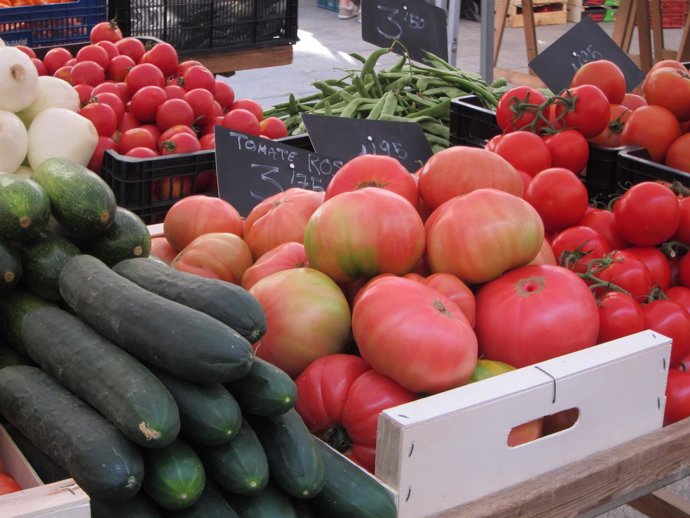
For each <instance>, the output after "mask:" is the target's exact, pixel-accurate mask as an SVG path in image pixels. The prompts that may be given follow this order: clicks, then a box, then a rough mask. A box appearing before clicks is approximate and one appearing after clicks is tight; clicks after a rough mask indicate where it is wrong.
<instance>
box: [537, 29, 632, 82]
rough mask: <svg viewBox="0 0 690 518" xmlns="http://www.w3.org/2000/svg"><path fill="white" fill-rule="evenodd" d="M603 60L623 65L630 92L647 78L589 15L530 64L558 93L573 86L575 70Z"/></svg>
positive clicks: (621, 66)
mask: <svg viewBox="0 0 690 518" xmlns="http://www.w3.org/2000/svg"><path fill="white" fill-rule="evenodd" d="M599 59H607V60H609V61H613V62H614V63H615V64H617V65H618V66H619V67H620V69H621V70H622V71H623V74H624V75H625V82H626V86H627V89H628V91H629V92H630V91H631V90H632V89H633V88H635V87H636V86H637V85H639V84H640V83H641V82H642V80H643V79H644V74H643V73H642V71H641V70H640V68H639V67H638V66H637V65H636V64H635V62H634V61H633V60H632V59H630V56H628V55H627V54H626V53H625V52H623V50H622V49H621V48H620V47H619V46H618V45H616V43H615V42H614V41H613V40H612V39H611V37H610V36H609V35H608V34H607V33H606V31H605V30H604V29H602V28H601V27H599V24H597V23H596V22H595V21H593V20H592V19H591V18H590V17H589V16H585V17H584V18H583V19H582V20H581V21H580V22H578V23H576V24H575V25H574V26H573V27H572V28H571V29H569V30H568V31H567V32H566V33H564V34H563V35H562V36H561V37H560V38H558V39H557V40H556V41H554V42H553V43H552V44H551V45H549V46H548V47H547V48H546V49H544V51H542V52H541V53H540V54H539V55H538V56H537V57H536V58H534V59H533V60H532V61H530V62H529V67H530V68H531V69H532V70H533V71H534V73H535V74H537V75H538V76H539V78H540V79H541V80H542V81H544V84H546V86H548V87H549V89H550V90H551V91H552V92H553V93H555V94H558V93H560V92H561V91H562V90H564V89H565V88H568V86H570V81H571V80H572V79H573V76H574V75H575V72H577V70H578V69H579V68H580V67H581V66H582V65H584V64H585V63H588V62H589V61H596V60H599Z"/></svg>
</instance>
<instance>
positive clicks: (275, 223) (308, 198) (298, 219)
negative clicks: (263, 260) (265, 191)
mask: <svg viewBox="0 0 690 518" xmlns="http://www.w3.org/2000/svg"><path fill="white" fill-rule="evenodd" d="M323 200H324V194H323V192H315V191H310V190H307V189H300V188H295V187H293V188H290V189H287V190H286V191H284V192H280V193H278V194H275V195H273V196H270V197H268V198H266V199H265V200H262V201H261V202H259V204H257V205H256V206H255V207H254V208H253V209H252V210H251V211H250V212H249V214H248V215H247V218H246V219H245V221H244V231H243V235H244V240H245V241H246V242H247V244H248V245H249V249H250V250H251V251H252V256H253V257H254V259H255V260H256V259H258V258H259V257H261V256H262V255H264V254H265V253H266V252H268V251H270V250H272V249H273V248H275V247H276V246H278V245H281V244H283V243H285V242H289V241H294V242H298V243H303V242H304V230H305V227H306V226H307V221H309V218H310V217H311V215H312V214H313V213H314V211H315V210H316V209H317V208H318V207H319V206H320V205H321V204H322V203H323Z"/></svg>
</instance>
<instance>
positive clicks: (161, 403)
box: [22, 308, 180, 448]
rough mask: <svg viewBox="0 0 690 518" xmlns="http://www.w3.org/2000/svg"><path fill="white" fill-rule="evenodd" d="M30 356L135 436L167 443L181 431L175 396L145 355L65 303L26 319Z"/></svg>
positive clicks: (139, 439)
mask: <svg viewBox="0 0 690 518" xmlns="http://www.w3.org/2000/svg"><path fill="white" fill-rule="evenodd" d="M22 337H23V339H24V344H25V345H26V349H27V351H28V353H29V356H30V357H31V359H32V360H34V361H35V362H36V363H37V364H38V365H39V366H40V367H41V368H42V369H43V370H44V371H46V372H47V373H48V374H50V375H51V376H53V377H55V378H56V379H57V380H58V381H59V382H60V383H61V384H62V385H64V386H65V387H66V388H67V389H68V390H70V391H71V392H73V393H74V394H76V395H77V396H79V397H80V398H81V399H83V400H84V401H86V402H87V403H89V404H90V405H91V406H92V407H94V408H95V409H96V410H98V411H99V412H100V413H101V414H103V415H104V416H105V417H106V418H107V419H108V420H109V421H110V422H111V423H113V424H114V425H115V426H117V428H118V429H119V430H120V431H121V432H122V433H123V434H124V435H125V436H126V437H127V438H128V439H129V440H131V441H133V442H135V443H137V444H139V445H140V446H145V447H150V448H161V447H163V446H167V445H168V444H170V443H171V442H172V441H173V440H174V439H175V437H177V434H178V433H179V431H180V415H179V413H178V409H177V404H176V403H175V400H174V399H173V396H172V395H171V394H170V392H168V390H167V389H166V387H165V386H164V385H163V383H161V382H160V380H159V379H158V378H157V377H156V376H154V374H153V373H152V372H151V371H150V370H148V369H147V368H146V367H145V366H144V365H143V364H142V363H141V362H140V361H139V360H137V359H136V358H134V357H133V356H131V355H130V354H128V353H127V352H125V351H123V350H122V349H120V348H119V347H117V346H116V345H115V344H113V343H111V342H109V341H108V340H107V339H105V338H103V337H102V336H101V335H99V334H98V333H97V332H96V331H94V330H93V329H91V328H90V327H89V326H88V325H86V324H85V323H84V322H82V321H81V320H79V319H78V318H77V317H75V316H74V315H72V314H70V313H68V312H67V311H63V310H62V309H60V308H37V309H35V310H34V311H32V312H30V313H29V314H28V315H27V317H26V318H25V319H24V323H23V325H22Z"/></svg>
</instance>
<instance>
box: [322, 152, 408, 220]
mask: <svg viewBox="0 0 690 518" xmlns="http://www.w3.org/2000/svg"><path fill="white" fill-rule="evenodd" d="M364 187H379V188H381V189H386V190H389V191H392V192H395V193H397V194H399V195H400V196H402V197H403V198H405V199H406V200H407V201H409V202H410V203H411V204H412V205H413V206H415V207H416V206H417V203H418V201H419V194H418V192H417V184H416V182H415V181H414V179H413V178H412V175H411V174H410V173H409V172H408V171H407V169H405V167H404V166H403V165H402V164H401V163H400V162H399V161H398V160H396V159H395V158H393V157H390V156H386V155H359V156H357V157H355V158H353V159H351V160H348V161H347V162H345V164H344V165H343V166H342V167H341V168H340V169H338V171H336V173H335V174H334V175H333V177H332V178H331V181H330V183H329V184H328V187H326V197H325V199H326V200H329V199H331V198H333V197H334V196H337V195H338V194H340V193H343V192H349V191H355V190H357V189H362V188H364Z"/></svg>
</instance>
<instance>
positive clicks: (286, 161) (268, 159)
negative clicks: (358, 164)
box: [215, 126, 344, 216]
mask: <svg viewBox="0 0 690 518" xmlns="http://www.w3.org/2000/svg"><path fill="white" fill-rule="evenodd" d="M215 137H216V172H217V174H218V194H219V196H220V197H221V198H222V199H224V200H225V201H227V202H228V203H230V204H232V206H233V207H235V208H236V209H237V210H238V211H239V213H240V214H241V215H242V216H247V215H248V214H249V212H250V211H251V210H252V209H253V208H254V207H255V206H256V205H257V204H258V203H259V202H261V201H263V200H265V199H266V198H269V197H271V196H273V195H275V194H279V193H281V192H284V191H286V190H287V189H290V188H292V187H299V188H302V189H308V190H310V191H325V190H326V187H327V186H328V183H329V182H330V181H331V178H332V177H333V175H334V174H335V172H336V171H337V170H338V169H340V167H341V166H342V165H343V163H344V161H343V160H342V159H339V158H333V157H329V156H325V155H321V154H317V153H315V152H313V151H308V150H305V149H300V148H296V147H293V146H288V145H285V144H281V143H279V142H276V141H275V140H270V139H266V138H262V137H255V136H252V135H247V134H246V133H241V132H239V131H232V130H229V129H227V128H223V127H222V126H216V128H215Z"/></svg>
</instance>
